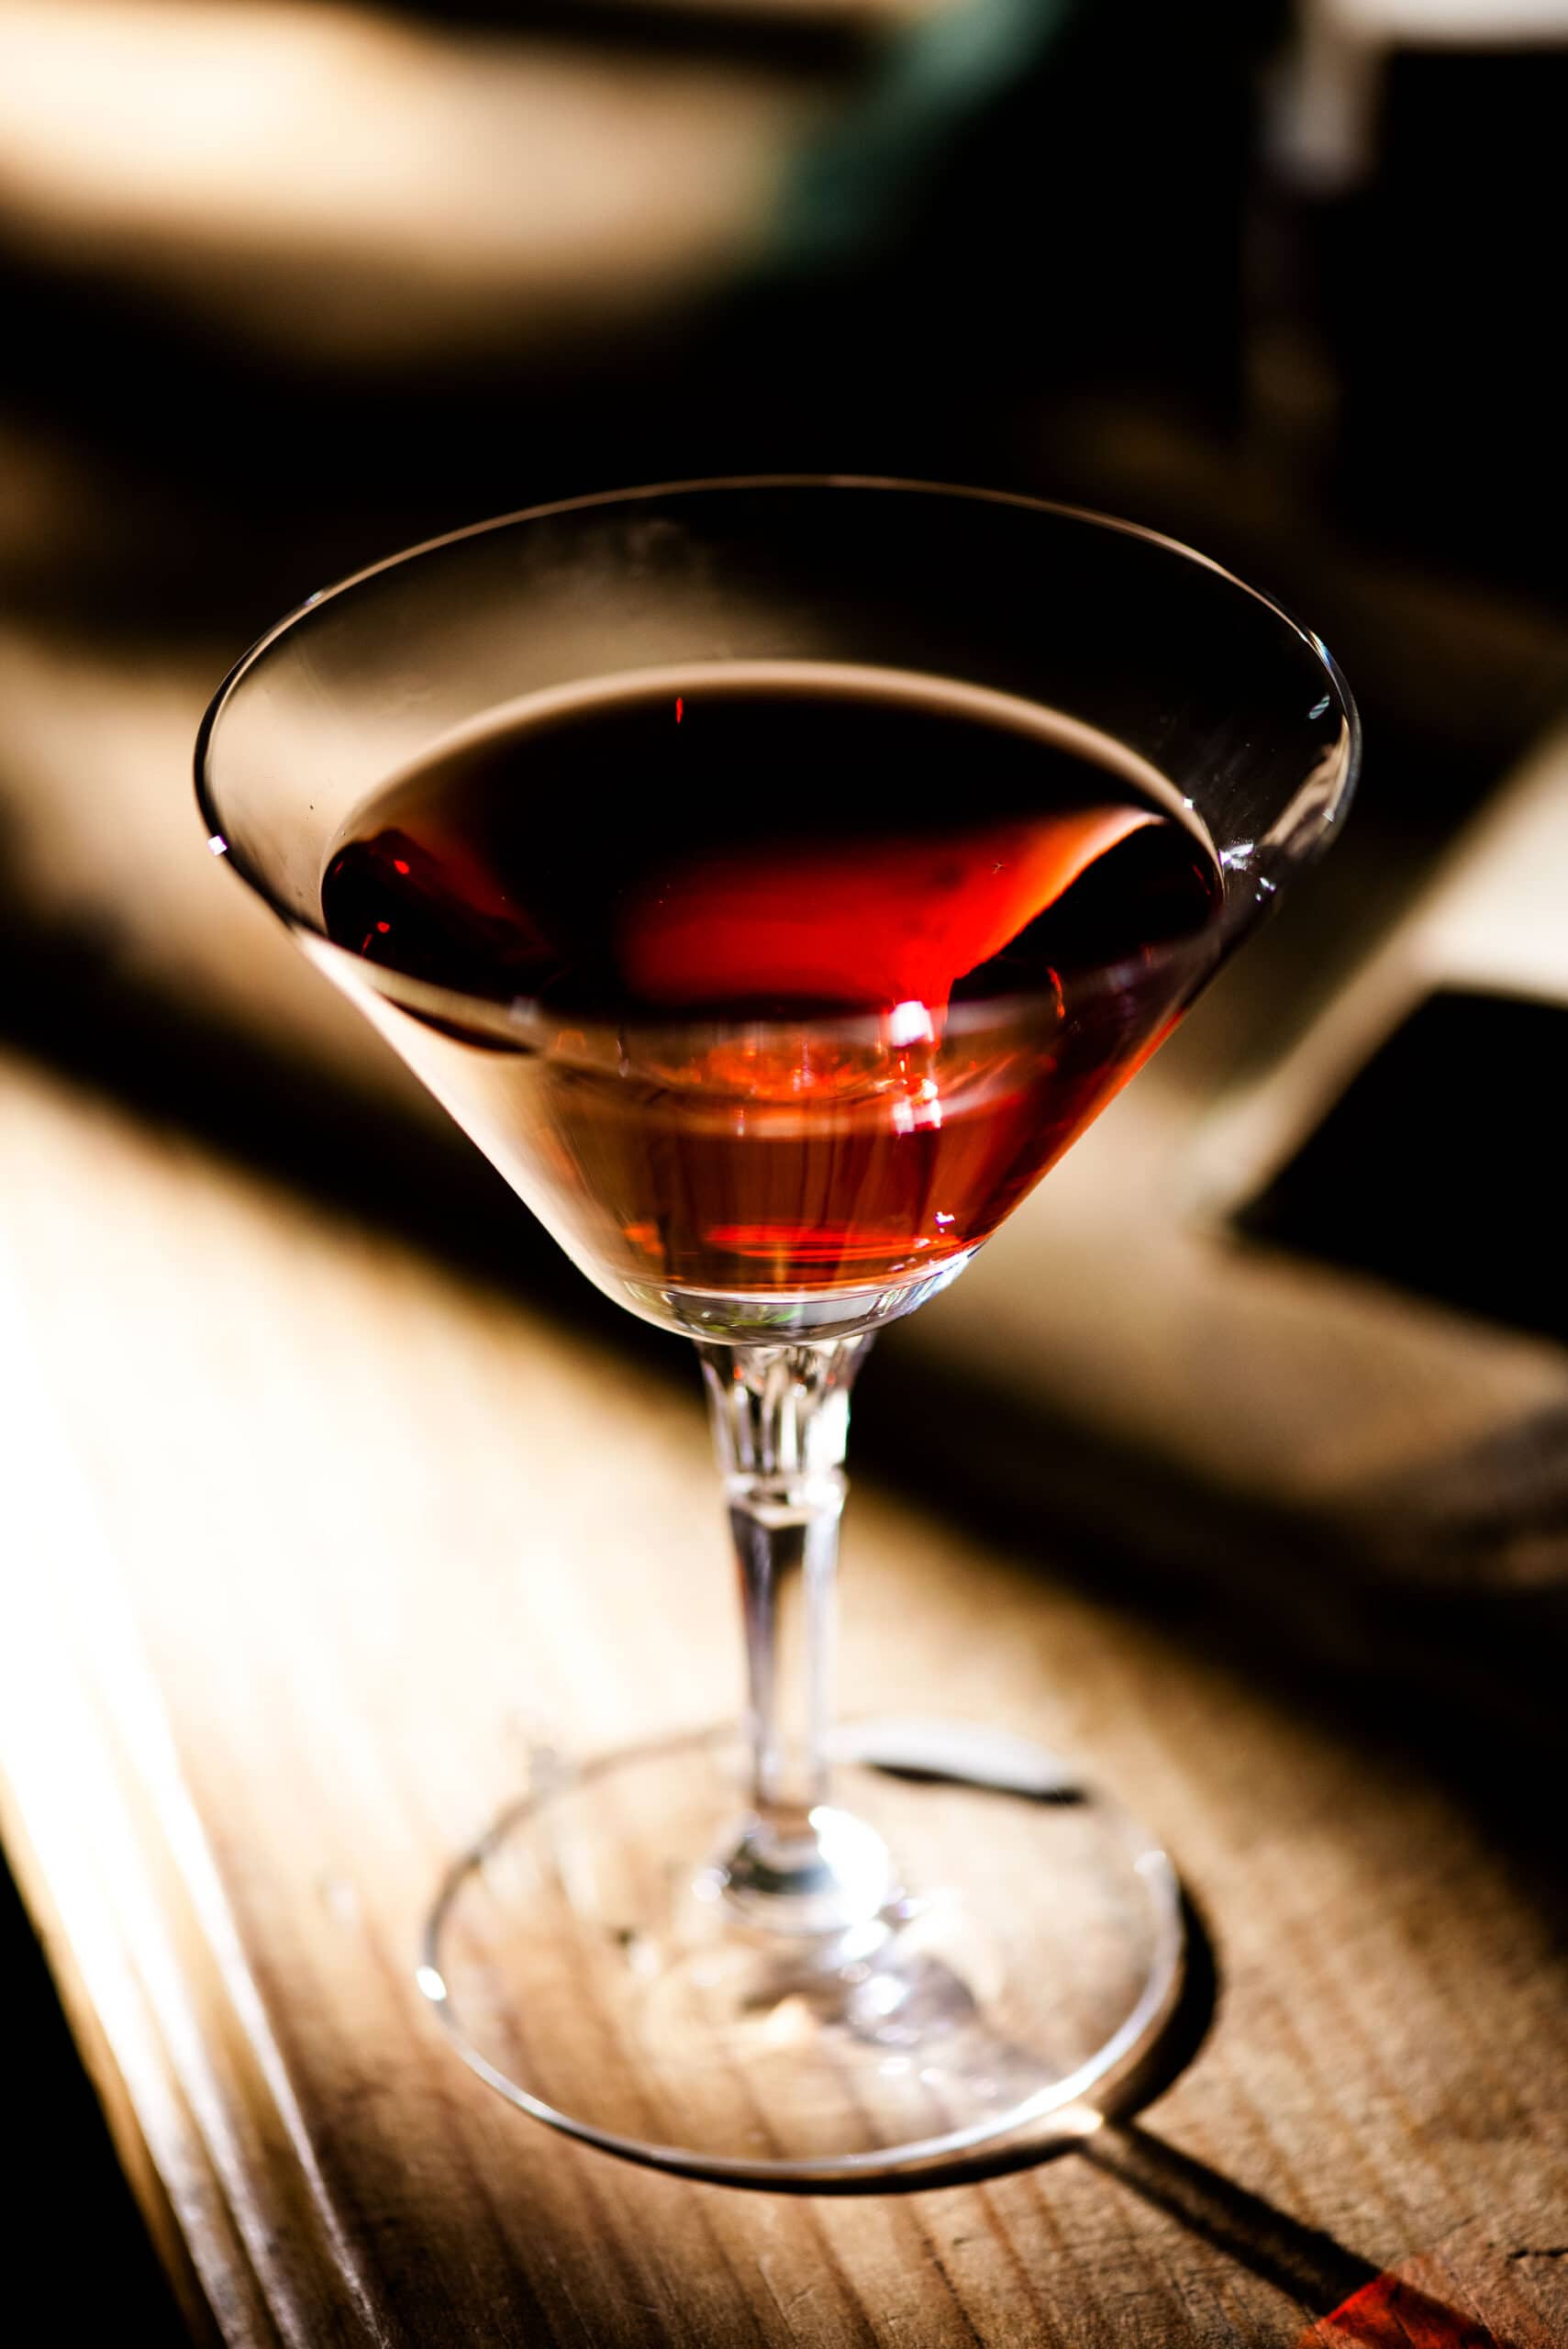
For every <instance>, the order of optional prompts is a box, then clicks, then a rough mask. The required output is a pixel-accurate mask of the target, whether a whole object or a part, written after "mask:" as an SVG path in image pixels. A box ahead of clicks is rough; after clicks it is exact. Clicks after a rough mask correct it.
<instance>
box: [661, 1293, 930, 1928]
mask: <svg viewBox="0 0 1568 2349" xmlns="http://www.w3.org/2000/svg"><path fill="white" fill-rule="evenodd" d="M870 1344H871V1338H870V1335H869V1334H864V1335H861V1336H858V1337H852V1338H840V1339H835V1340H831V1341H827V1342H824V1343H820V1344H786V1345H720V1344H716V1343H710V1342H706V1341H699V1342H698V1345H697V1353H698V1355H699V1357H700V1358H701V1361H702V1366H703V1376H704V1378H705V1379H706V1384H707V1395H708V1408H709V1412H710V1415H711V1418H712V1421H713V1434H714V1445H715V1449H716V1451H717V1455H718V1464H719V1469H720V1473H721V1474H722V1475H723V1477H724V1484H725V1493H726V1497H727V1498H728V1504H729V1523H730V1530H731V1532H732V1533H733V1536H734V1541H735V1557H736V1564H737V1567H738V1569H739V1573H740V1609H741V1620H742V1625H743V1629H744V1632H745V1641H746V1678H747V1707H746V1734H747V1744H748V1749H749V1753H748V1763H749V1773H750V1784H749V1787H748V1794H749V1799H750V1811H749V1814H748V1816H747V1818H746V1820H744V1822H743V1823H742V1825H741V1827H740V1831H739V1833H738V1836H737V1839H736V1842H735V1844H734V1847H733V1849H732V1850H731V1851H730V1852H729V1853H728V1854H727V1855H725V1857H724V1858H723V1860H722V1861H721V1863H720V1869H719V1873H720V1875H721V1876H722V1880H723V1887H724V1892H725V1895H726V1897H727V1898H728V1899H729V1901H730V1902H731V1903H732V1904H734V1905H735V1906H737V1907H739V1908H740V1909H742V1910H743V1911H745V1913H746V1914H747V1915H748V1917H749V1918H750V1919H751V1920H752V1921H754V1922H756V1923H758V1924H761V1925H763V1926H766V1927H769V1928H771V1929H772V1930H773V1931H775V1932H789V1933H832V1932H840V1931H842V1929H843V1928H844V1927H845V1926H847V1925H849V1924H851V1923H854V1922H857V1921H859V1920H862V1919H863V1918H866V1917H869V1916H871V1915H873V1914H874V1913H875V1911H876V1910H877V1909H879V1908H880V1907H881V1906H882V1904H883V1902H884V1899H885V1898H886V1897H887V1895H888V1891H889V1888H890V1866H889V1862H888V1857H887V1853H886V1850H885V1847H884V1845H883V1843H882V1842H881V1839H880V1838H879V1837H877V1836H876V1835H874V1834H873V1831H871V1830H870V1829H869V1828H865V1827H863V1826H862V1824H861V1822H860V1821H858V1820H852V1819H851V1818H849V1817H848V1816H847V1815H846V1814H844V1813H842V1812H840V1811H837V1810H835V1809H832V1807H831V1806H830V1805H829V1803H828V1722H829V1717H830V1711H831V1701H832V1698H831V1691H832V1673H833V1631H834V1576H835V1568H836V1566H837V1564H838V1554H839V1519H840V1513H841V1511H842V1509H843V1506H844V1494H845V1490H846V1480H845V1476H844V1467H843V1462H844V1446H845V1442H846V1439H847V1436H848V1433H849V1424H850V1388H851V1384H852V1382H853V1379H854V1375H855V1373H856V1371H857V1370H858V1369H859V1367H860V1365H861V1363H862V1359H863V1358H864V1356H865V1353H866V1352H867V1349H868V1348H869V1346H870Z"/></svg>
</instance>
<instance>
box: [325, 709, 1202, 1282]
mask: <svg viewBox="0 0 1568 2349" xmlns="http://www.w3.org/2000/svg"><path fill="white" fill-rule="evenodd" d="M873 674H875V673H873ZM1219 902H1220V883H1219V876H1218V868H1217V866H1216V863H1215V860H1214V858H1213V855H1212V852H1211V851H1210V850H1209V848H1208V846H1207V842H1206V841H1204V840H1203V838H1202V837H1201V835H1200V834H1199V833H1198V832H1197V830H1196V829H1195V827H1194V826H1193V825H1192V824H1191V822H1190V821H1189V820H1187V819H1185V818H1184V817H1183V815H1182V812H1181V809H1180V807H1179V803H1178V802H1177V801H1176V800H1175V798H1174V795H1173V794H1172V793H1171V792H1170V791H1169V788H1168V786H1162V785H1161V783H1160V779H1159V778H1158V777H1156V776H1153V775H1152V774H1150V772H1149V771H1148V770H1147V769H1141V768H1140V764H1139V763H1138V762H1137V761H1135V760H1133V759H1132V758H1131V757H1130V756H1129V754H1128V753H1125V752H1122V751H1118V748H1117V746H1115V745H1113V744H1110V743H1107V742H1106V741H1104V740H1103V738H1100V737H1096V736H1093V735H1090V734H1088V733H1087V731H1086V729H1081V728H1076V729H1075V728H1073V726H1072V725H1071V724H1070V723H1069V722H1068V721H1065V720H1061V719H1053V718H1051V716H1050V714H1049V713H1032V712H1029V711H1028V710H1027V707H1025V706H1023V705H1018V704H1013V703H1005V702H1002V701H1001V700H1000V698H999V697H993V696H984V695H979V694H973V693H965V692H963V691H962V689H959V688H944V687H942V686H941V685H940V684H938V683H937V682H936V681H931V680H919V679H902V680H901V679H898V678H896V677H894V678H892V679H890V680H883V679H882V678H881V677H880V676H878V678H877V683H876V685H875V687H874V689H872V690H868V689H867V688H866V685H864V683H863V682H862V679H861V677H860V676H859V675H858V674H857V673H852V672H843V673H836V672H834V671H832V670H828V669H821V668H817V669H810V670H806V669H803V670H801V671H800V672H799V673H797V674H795V675H791V674H789V673H787V672H786V673H784V674H783V676H781V675H780V674H779V673H777V672H770V673H769V674H767V675H765V676H761V675H760V676H758V677H754V678H746V677H739V678H738V677H736V676H734V675H733V674H725V675H724V676H722V677H717V676H716V675H715V674H714V673H712V672H707V673H706V674H700V673H699V674H693V675H692V676H691V677H690V678H689V679H675V680H673V681H661V682H659V683H656V684H654V683H650V684H648V685H644V686H641V687H634V688H633V689H632V690H630V691H627V690H624V689H618V688H616V689H606V691H605V693H604V694H603V695H601V696H600V697H598V698H596V699H595V698H592V697H589V696H579V697H578V698H577V699H575V700H574V701H572V702H569V703H565V704H561V705H557V706H556V707H553V708H547V709H545V710H544V711H542V712H536V713H534V714H532V715H529V714H528V713H526V712H524V713H521V714H519V715H517V716H516V717H515V718H511V719H510V721H509V722H508V721H507V720H506V718H505V717H503V718H502V719H501V720H500V721H499V722H497V723H496V724H495V725H494V726H493V727H491V728H490V729H487V730H486V731H485V732H484V733H483V734H479V735H475V736H471V737H469V738H467V739H464V740H460V741H457V742H455V743H454V744H453V745H452V746H451V747H450V748H449V749H448V750H447V751H446V752H445V753H444V754H443V755H441V756H439V757H438V758H436V759H434V760H432V761H431V762H430V763H428V764H427V765H426V766H424V767H422V768H421V769H420V770H418V771H417V773H414V774H408V775H406V776H404V777H403V778H401V779H399V780H398V781H396V782H395V783H394V784H393V785H390V786H389V787H388V788H387V790H385V791H384V793H382V794H381V795H379V796H377V797H376V798H375V799H374V800H373V801H372V802H371V803H370V804H369V805H368V806H367V807H364V808H362V809H361V812H360V814H359V816H358V817H357V818H356V819H355V821H354V822H353V823H352V824H351V825H350V827H349V828H348V831H347V833H346V835H345V836H344V838H343V839H342V840H341V841H340V842H339V846H338V847H337V849H336V851H335V852H334V853H333V855H332V856H331V858H330V859H329V861H328V868H327V871H326V873H325V874H324V876H323V883H322V906H323V915H324V920H325V925H326V928H327V930H328V935H329V936H330V937H331V938H332V940H333V941H335V942H336V943H337V944H339V945H340V946H342V947H345V948H347V949H348V950H349V951H350V952H351V953H352V954H354V955H356V956H360V957H362V958H364V959H365V960H368V961H371V962H374V963H378V964H381V965H382V966H384V968H385V969H387V970H389V971H394V972H401V973H403V974H406V975H407V976H409V977H411V978H414V979H416V980H418V981H422V982H424V983H425V984H426V985H435V986H439V987H442V988H446V989H450V990H453V991H455V992H456V993H458V994H460V995H462V996H468V997H476V998H484V1000H485V1001H487V1002H489V1003H493V1004H497V1005H506V1004H510V1003H512V1002H514V1001H516V1000H517V999H518V998H521V999H523V1000H524V1001H525V1002H526V1003H527V1004H528V1005H529V1006H531V1007H533V1008H534V1009H533V1011H532V1013H531V1014H530V1023H529V1027H528V1040H529V1041H528V1048H527V1049H524V1048H523V1046H522V1045H521V1044H520V1043H519V1044H518V1045H517V1047H516V1048H514V1049H510V1050H508V1049H505V1048H498V1047H497V1043H496V1036H495V1023H494V1022H490V1021H483V1022H481V1021H479V1020H477V1019H476V1020H475V1021H474V1022H473V1025H472V1026H470V1025H468V1024H467V1023H466V1022H465V1020H464V1019H463V1018H462V1012H461V1007H460V1008H459V1012H458V1016H457V1017H456V1018H455V1019H441V1020H439V1021H434V1022H433V1021H431V1020H430V1019H428V1018H426V1019H415V1018H414V1017H411V1016H410V1015H408V1014H406V1013H404V1012H386V1011H384V1010H383V1011H382V1012H381V1014H380V1015H379V1016H381V1018H382V1020H383V1024H386V1021H387V1020H388V1019H390V1020H391V1021H392V1022H393V1023H394V1028H393V1030H392V1032H394V1034H395V1041H397V1042H398V1043H399V1046H400V1049H402V1050H403V1051H404V1052H405V1056H406V1057H407V1058H408V1059H410V1060H411V1061H412V1062H413V1063H414V1065H415V1066H416V1067H417V1069H418V1070H419V1072H420V1074H422V1075H424V1076H425V1078H426V1080H427V1082H428V1083H429V1084H430V1085H432V1087H433V1089H434V1090H435V1091H436V1092H437V1093H438V1094H439V1096H440V1097H442V1098H443V1099H444V1100H445V1101H446V1102H447V1104H448V1106H449V1107H450V1108H451V1109H452V1110H453V1111H454V1114H456V1115H457V1117H458V1118H459V1119H460V1121H461V1122H462V1123H463V1124H464V1125H465V1126H466V1127H467V1128H468V1130H469V1131H470V1132H471V1133H472V1134H473V1136H474V1138H475V1140H476V1141H479V1142H480V1144H481V1146H482V1147H483V1148H484V1149H485V1150H487V1151H488V1152H489V1153H490V1154H491V1156H492V1157H493V1158H495V1161H496V1163H498V1164H499V1165H500V1166H501V1167H502V1170H503V1172H504V1173H506V1175H507V1176H508V1178H509V1179H510V1180H511V1181H513V1182H514V1183H515V1184H516V1186H517V1188H518V1189H519V1190H520V1191H521V1192H522V1193H523V1196H524V1197H527V1198H528V1200H529V1202H530V1204H531V1205H533V1206H534V1207H535V1208H536V1210H537V1211H538V1212H539V1214H540V1215H541V1216H542V1217H543V1219H544V1220H545V1221H546V1222H547V1223H549V1224H550V1227H551V1228H552V1229H553V1230H555V1231H556V1232H557V1236H558V1237H560V1238H561V1239H562V1241H563V1242H564V1244H565V1245H566V1246H567V1247H568V1248H569V1249H570V1250H571V1252H573V1254H574V1255H576V1256H577V1257H578V1259H579V1261H580V1262H583V1263H584V1265H585V1267H586V1268H587V1269H589V1270H590V1271H592V1272H594V1273H595V1276H597V1277H601V1278H604V1277H606V1275H608V1276H611V1277H612V1278H616V1277H618V1278H619V1279H620V1280H622V1281H623V1282H624V1281H625V1280H626V1279H628V1277H635V1278H637V1279H639V1280H642V1281H650V1280H651V1281H654V1282H656V1283H664V1284H673V1285H674V1286H682V1287H695V1288H698V1289H702V1290H716V1291H721V1292H727V1293H728V1292H736V1291H750V1290H753V1289H760V1290H764V1291H765V1290H768V1289H774V1290H784V1289H787V1290H791V1291H795V1290H801V1289H809V1290H819V1289H824V1288H831V1287H835V1286H842V1285H869V1284H874V1283H877V1282H884V1281H890V1280H897V1279H899V1278H901V1277H907V1276H911V1275H917V1274H919V1273H922V1272H925V1271H928V1270H929V1269H931V1267H932V1266H933V1265H934V1264H937V1263H939V1262H940V1260H941V1259H942V1258H943V1257H944V1256H946V1255H950V1254H952V1253H954V1252H958V1251H961V1250H962V1249H964V1248H967V1247H968V1246H970V1245H972V1244H973V1242H974V1241H976V1240H978V1239H980V1238H983V1237H984V1235H985V1234H986V1232H988V1231H989V1230H992V1229H993V1228H994V1227H995V1224H996V1223H997V1222H998V1221H999V1220H1000V1219H1001V1218H1002V1217H1003V1216H1004V1215H1005V1214H1006V1212H1007V1211H1008V1209H1009V1208H1011V1207H1012V1206H1013V1205H1015V1204H1016V1203H1017V1200H1018V1198H1019V1197H1021V1196H1022V1195H1023V1193H1024V1192H1025V1191H1026V1190H1027V1189H1028V1188H1029V1186H1031V1185H1032V1183H1033V1182H1034V1181H1035V1180H1036V1179H1037V1178H1038V1176H1039V1175H1040V1174H1041V1173H1042V1172H1043V1171H1044V1169H1045V1167H1046V1166H1047V1165H1049V1164H1050V1163H1051V1160H1052V1159H1054V1158H1055V1157H1056V1156H1057V1155H1059V1154H1060V1152H1061V1151H1062V1149H1063V1148H1064V1147H1065V1146H1066V1143H1067V1142H1068V1141H1070V1140H1071V1139H1072V1138H1073V1135H1074V1134H1075V1133H1076V1132H1078V1131H1079V1130H1081V1129H1082V1127H1083V1126H1084V1124H1085V1123H1086V1122H1087V1120H1088V1119H1089V1118H1090V1117H1091V1116H1092V1115H1093V1114H1094V1113H1095V1110H1096V1109H1097V1108H1099V1107H1101V1106H1102V1105H1103V1103H1104V1101H1105V1100H1106V1099H1107V1098H1108V1097H1110V1095H1111V1094H1112V1093H1113V1092H1114V1091H1115V1090H1116V1089H1117V1087H1118V1085H1120V1084H1121V1083H1122V1082H1124V1081H1125V1079H1126V1077H1127V1076H1128V1075H1129V1074H1130V1073H1131V1071H1132V1069H1133V1068H1134V1067H1136V1066H1137V1065H1138V1064H1139V1063H1140V1060H1141V1059H1143V1058H1144V1057H1146V1056H1147V1053H1148V1052H1150V1051H1151V1049H1152V1048H1153V1046H1154V1044H1155V1043H1156V1042H1158V1041H1159V1040H1160V1037H1161V1036H1162V1034H1163V1033H1164V1032H1165V1030H1167V1029H1168V1027H1169V1026H1170V1024H1171V1022H1172V1020H1173V1018H1174V1017H1175V1016H1176V1014H1177V1013H1178V1011H1179V1010H1180V1008H1182V1005H1183V1003H1184V1000H1185V999H1186V998H1187V997H1188V996H1190V994H1191V992H1192V991H1193V989H1194V987H1195V985H1196V984H1198V983H1199V982H1200V981H1201V978H1202V976H1204V975H1207V967H1208V963H1209V962H1210V961H1211V959H1212V957H1211V955H1209V954H1207V952H1206V939H1207V933H1208V932H1209V931H1210V930H1211V928H1212V925H1213V922H1214V918H1215V916H1216V914H1217V912H1218V906H1219ZM578 1023H581V1025H579V1024H578ZM595 1040H598V1041H595ZM606 1040H608V1041H606Z"/></svg>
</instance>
